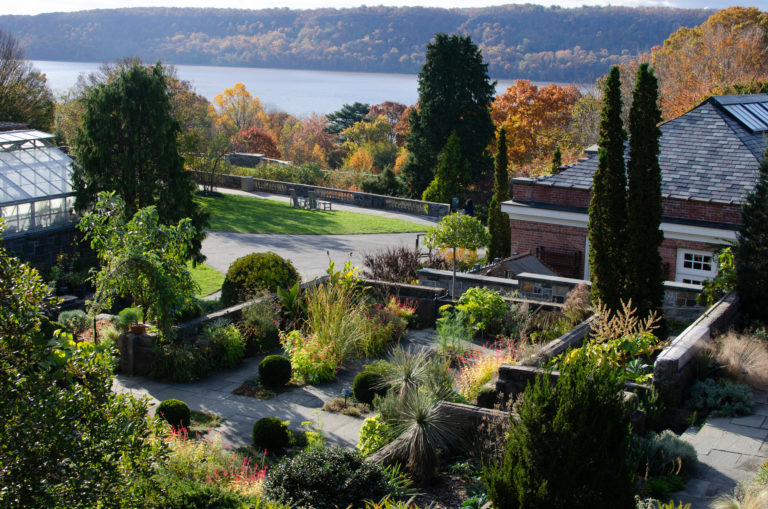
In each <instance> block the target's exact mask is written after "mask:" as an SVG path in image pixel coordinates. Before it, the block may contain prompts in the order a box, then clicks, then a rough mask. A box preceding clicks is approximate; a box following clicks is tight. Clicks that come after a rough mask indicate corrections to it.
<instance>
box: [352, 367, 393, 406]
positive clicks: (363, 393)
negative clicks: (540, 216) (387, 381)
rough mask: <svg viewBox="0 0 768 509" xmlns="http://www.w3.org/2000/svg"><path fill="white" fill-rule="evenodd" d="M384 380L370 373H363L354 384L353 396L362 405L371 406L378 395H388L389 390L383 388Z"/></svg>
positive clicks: (356, 378)
mask: <svg viewBox="0 0 768 509" xmlns="http://www.w3.org/2000/svg"><path fill="white" fill-rule="evenodd" d="M383 384H384V378H383V377H382V376H381V375H379V374H377V373H371V372H370V371H363V372H362V373H360V374H359V375H357V376H356V377H355V381H354V382H352V394H354V395H355V399H357V401H359V402H360V403H367V404H369V405H370V404H371V403H372V402H373V397H374V396H376V395H377V394H378V395H379V396H383V395H384V394H386V393H387V388H386V387H384V386H383Z"/></svg>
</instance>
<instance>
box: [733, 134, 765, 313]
mask: <svg viewBox="0 0 768 509" xmlns="http://www.w3.org/2000/svg"><path fill="white" fill-rule="evenodd" d="M735 254H736V291H737V292H738V294H739V299H740V301H741V310H742V312H743V313H744V315H745V316H746V317H748V318H750V319H755V320H760V321H762V322H763V323H768V293H766V288H768V149H766V152H765V153H764V154H763V161H762V163H761V164H760V174H759V177H758V181H757V185H756V186H755V190H754V191H753V192H752V193H750V194H749V196H747V203H745V204H744V207H743V208H742V210H741V228H740V229H739V236H738V241H737V243H736V250H735Z"/></svg>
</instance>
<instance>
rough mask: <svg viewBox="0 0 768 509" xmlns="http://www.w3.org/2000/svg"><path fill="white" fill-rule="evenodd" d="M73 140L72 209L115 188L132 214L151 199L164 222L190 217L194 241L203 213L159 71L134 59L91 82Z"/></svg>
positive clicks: (85, 206) (198, 241)
mask: <svg viewBox="0 0 768 509" xmlns="http://www.w3.org/2000/svg"><path fill="white" fill-rule="evenodd" d="M84 101H85V113H84V115H83V122H82V126H81V127H80V128H79V130H78V133H77V135H76V137H75V140H74V144H73V155H74V159H75V163H76V164H75V167H74V172H73V174H72V183H73V188H74V190H75V193H76V207H77V209H78V210H80V211H83V210H86V209H88V208H89V207H90V206H92V205H93V204H94V203H95V202H96V199H97V196H98V194H99V193H100V192H101V191H116V192H117V194H118V195H119V196H120V197H121V198H122V199H123V201H124V202H125V214H126V216H127V217H132V216H133V214H135V213H136V211H138V210H139V209H140V208H144V207H148V206H151V205H155V206H156V207H157V213H158V216H159V218H160V221H161V223H162V224H166V225H168V224H176V223H178V222H179V221H180V220H181V219H183V218H190V219H191V220H192V224H193V225H194V227H195V229H196V232H197V233H196V235H195V238H194V243H193V245H194V248H193V254H194V256H195V258H197V259H201V258H202V255H200V247H201V243H202V240H203V238H204V237H205V233H204V231H203V228H204V226H205V224H206V222H207V215H206V214H205V213H204V212H203V211H202V210H201V208H200V205H199V204H198V203H197V202H195V200H194V195H195V189H196V186H195V183H194V181H193V180H192V178H191V176H190V174H189V172H187V171H185V170H184V165H183V160H182V158H181V155H180V154H179V151H178V133H179V131H180V127H179V123H178V121H176V120H175V119H174V118H173V116H172V115H171V103H170V100H169V97H168V94H167V89H166V82H165V72H164V69H163V66H162V65H160V64H159V63H158V64H157V65H155V66H154V67H151V68H145V67H142V66H140V65H138V64H133V65H131V66H130V67H128V68H125V69H121V70H120V71H119V73H118V74H117V75H116V76H115V78H114V79H113V80H112V81H109V82H107V83H101V84H99V85H96V86H94V87H93V88H91V89H90V90H89V91H88V93H87V95H86V97H85V99H84Z"/></svg>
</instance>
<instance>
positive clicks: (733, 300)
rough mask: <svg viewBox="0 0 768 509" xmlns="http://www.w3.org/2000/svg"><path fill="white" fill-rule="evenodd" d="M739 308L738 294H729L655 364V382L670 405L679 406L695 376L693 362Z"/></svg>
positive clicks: (729, 321)
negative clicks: (713, 334) (713, 335)
mask: <svg viewBox="0 0 768 509" xmlns="http://www.w3.org/2000/svg"><path fill="white" fill-rule="evenodd" d="M738 309H739V300H738V297H737V295H736V294H735V293H733V292H732V293H729V294H728V295H726V296H725V297H723V298H722V299H720V300H719V301H718V302H716V303H715V305H713V306H712V307H711V308H709V309H708V310H707V311H706V312H705V313H704V314H702V315H701V316H700V317H699V318H698V319H697V320H696V321H695V322H693V323H692V324H691V325H690V326H689V327H688V328H687V329H685V330H684V331H683V332H682V333H681V334H680V335H679V336H677V338H675V340H674V341H672V343H670V345H669V346H668V347H667V348H665V349H664V350H662V352H661V353H660V354H659V355H658V357H657V358H656V362H655V363H654V364H653V384H654V386H655V387H656V388H657V389H658V390H659V392H660V393H661V395H662V397H663V399H664V401H665V403H666V404H667V406H670V407H673V406H678V405H680V403H681V402H682V400H683V394H684V392H685V390H686V389H687V388H688V386H689V385H690V384H691V382H692V381H693V378H694V374H695V373H694V363H693V362H692V361H693V360H694V358H695V357H696V354H698V353H699V352H700V351H701V349H702V348H704V347H705V346H706V345H707V343H709V342H710V340H711V337H712V333H713V331H723V330H725V329H727V328H728V326H729V325H730V324H731V323H732V322H733V320H734V318H735V316H736V313H737V312H738Z"/></svg>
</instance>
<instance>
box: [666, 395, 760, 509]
mask: <svg viewBox="0 0 768 509" xmlns="http://www.w3.org/2000/svg"><path fill="white" fill-rule="evenodd" d="M754 396H755V408H754V409H753V411H752V415H748V416H746V417H738V418H728V417H713V418H710V419H708V420H707V422H706V424H705V425H704V426H702V428H701V429H698V428H689V429H688V430H686V432H685V433H683V435H682V436H681V438H683V439H684V440H686V441H688V442H689V443H690V444H691V445H693V446H694V447H695V448H696V453H697V454H698V456H699V464H698V465H697V467H696V469H695V471H694V473H693V475H692V476H691V479H689V480H688V482H687V483H686V485H685V490H684V491H681V492H678V493H674V494H673V495H672V497H673V498H674V499H675V500H682V501H683V502H690V503H691V504H692V509H699V508H701V509H705V508H707V507H708V505H709V503H710V502H711V501H712V500H713V499H714V498H716V497H717V496H718V495H720V494H723V493H730V492H731V491H732V490H733V488H734V486H736V484H737V483H739V482H742V481H748V480H750V479H752V478H753V477H755V474H756V473H757V470H758V468H759V467H760V465H761V464H762V463H763V462H764V461H765V460H766V459H768V393H763V392H755V393H754Z"/></svg>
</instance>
